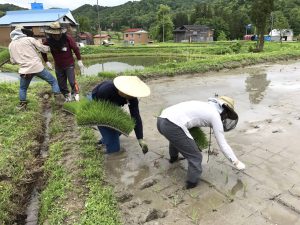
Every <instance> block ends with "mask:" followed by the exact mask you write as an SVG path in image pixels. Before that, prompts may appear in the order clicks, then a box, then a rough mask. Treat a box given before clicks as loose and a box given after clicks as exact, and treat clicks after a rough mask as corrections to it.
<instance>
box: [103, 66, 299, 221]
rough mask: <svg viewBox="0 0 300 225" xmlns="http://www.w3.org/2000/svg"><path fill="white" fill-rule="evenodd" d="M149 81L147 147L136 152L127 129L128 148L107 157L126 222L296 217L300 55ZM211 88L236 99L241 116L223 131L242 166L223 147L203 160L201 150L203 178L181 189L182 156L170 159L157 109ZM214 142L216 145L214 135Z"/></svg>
mask: <svg viewBox="0 0 300 225" xmlns="http://www.w3.org/2000/svg"><path fill="white" fill-rule="evenodd" d="M147 83H148V84H149V85H150V87H151V91H152V94H151V96H150V97H148V98H145V99H141V102H140V111H141V115H142V118H143V122H144V137H145V140H146V141H147V143H148V144H149V148H150V151H149V153H148V154H146V155H143V154H142V152H141V150H140V148H139V146H138V142H137V140H136V139H135V136H134V133H132V134H131V135H130V136H129V137H128V138H126V137H122V138H121V144H122V145H123V147H124V148H125V149H126V152H125V153H121V154H117V155H111V156H107V158H106V160H105V166H106V172H107V175H106V176H107V180H108V182H109V183H111V184H112V185H113V186H114V187H115V191H116V195H117V196H118V199H119V205H120V208H121V210H122V217H123V221H124V224H132V225H133V224H153V225H154V224H156V225H168V224H170V225H171V224H172V225H173V224H181V225H185V224H205V225H209V224H214V225H218V224H220V225H221V224H222V225H223V224H226V225H234V224H236V225H241V224H244V225H246V224H260V225H261V224H262V225H263V224H282V225H284V224H290V225H292V224H295V225H296V224H300V172H299V171H300V155H299V150H298V149H299V144H300V140H299V138H298V132H299V129H300V102H299V95H300V62H293V63H289V64H284V65H272V64H264V65H258V66H253V67H247V68H241V69H237V70H231V71H222V72H213V73H207V74H205V75H200V74H199V75H185V76H178V77H172V78H159V79H156V80H151V81H148V82H147ZM215 93H217V94H219V95H228V96H231V97H233V98H234V99H235V103H236V111H237V112H238V114H239V118H240V119H239V123H238V125H237V128H236V129H235V130H233V131H231V132H229V133H226V135H225V136H226V139H227V141H228V143H229V144H230V145H231V147H232V148H233V150H234V151H235V153H236V155H237V156H238V158H240V159H241V160H242V161H243V162H244V163H245V164H246V170H245V171H244V172H238V171H236V170H235V169H233V168H232V167H231V165H230V163H229V162H228V160H227V159H226V158H225V157H224V156H223V155H222V153H221V152H220V154H218V155H217V156H210V157H209V161H208V157H207V150H206V149H204V151H203V162H202V165H203V173H202V176H201V182H200V184H199V186H198V187H196V188H194V189H192V190H184V189H183V187H184V182H185V176H186V168H187V162H186V160H182V161H180V162H178V163H175V164H169V163H168V158H169V155H168V143H167V141H166V140H165V139H164V137H162V136H161V135H160V134H159V133H158V131H157V129H156V116H157V115H159V113H160V111H161V110H162V109H163V108H165V107H167V106H169V105H172V104H175V103H179V102H181V101H186V100H203V101H206V100H207V99H208V98H209V97H211V96H214V95H215ZM204 131H205V132H207V133H208V131H209V130H208V129H206V130H205V129H204ZM212 148H213V149H214V150H215V151H218V146H217V144H216V142H215V139H214V137H212Z"/></svg>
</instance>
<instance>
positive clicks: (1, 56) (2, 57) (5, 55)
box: [0, 49, 10, 65]
mask: <svg viewBox="0 0 300 225" xmlns="http://www.w3.org/2000/svg"><path fill="white" fill-rule="evenodd" d="M9 59H10V55H9V51H8V49H2V50H1V51H0V65H1V64H2V63H4V62H5V61H7V60H9Z"/></svg>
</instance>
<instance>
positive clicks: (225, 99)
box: [218, 96, 239, 120]
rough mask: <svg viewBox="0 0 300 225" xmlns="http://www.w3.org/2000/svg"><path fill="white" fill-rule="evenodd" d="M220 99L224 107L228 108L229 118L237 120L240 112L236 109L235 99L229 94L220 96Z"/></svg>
mask: <svg viewBox="0 0 300 225" xmlns="http://www.w3.org/2000/svg"><path fill="white" fill-rule="evenodd" d="M218 99H219V101H220V102H221V103H222V107H224V108H226V109H228V118H229V119H232V120H237V119H238V118H239V117H238V114H237V113H236V112H235V111H234V100H233V99H232V98H230V97H228V96H220V97H218Z"/></svg>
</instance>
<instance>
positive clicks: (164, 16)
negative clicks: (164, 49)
mask: <svg viewBox="0 0 300 225" xmlns="http://www.w3.org/2000/svg"><path fill="white" fill-rule="evenodd" d="M163 42H165V13H164V12H163Z"/></svg>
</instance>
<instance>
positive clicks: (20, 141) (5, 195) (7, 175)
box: [0, 83, 43, 224]
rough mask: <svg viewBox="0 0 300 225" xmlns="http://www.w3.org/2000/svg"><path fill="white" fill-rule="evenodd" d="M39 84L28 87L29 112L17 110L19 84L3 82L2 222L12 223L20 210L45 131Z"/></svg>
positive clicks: (0, 115)
mask: <svg viewBox="0 0 300 225" xmlns="http://www.w3.org/2000/svg"><path fill="white" fill-rule="evenodd" d="M33 90H35V91H36V90H37V86H35V85H33V86H31V87H30V91H28V99H29V100H30V102H29V107H28V110H27V111H26V112H20V111H17V110H16V106H17V105H18V104H19V100H18V85H17V84H16V83H1V84H0V92H1V95H0V105H1V107H0V149H1V150H0V177H1V178H2V179H1V181H0V224H11V223H13V222H14V221H15V219H16V212H21V211H22V208H23V205H21V204H20V202H21V201H22V196H23V195H25V194H26V191H27V190H26V189H27V187H28V185H29V184H28V182H27V181H30V179H31V178H32V177H31V174H30V168H32V167H33V165H34V164H35V154H36V152H37V151H38V146H39V139H40V136H41V134H42V133H43V127H42V122H41V121H42V115H41V113H40V112H41V109H40V107H39V104H38V101H39V99H38V96H37V95H36V94H35V91H33Z"/></svg>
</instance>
